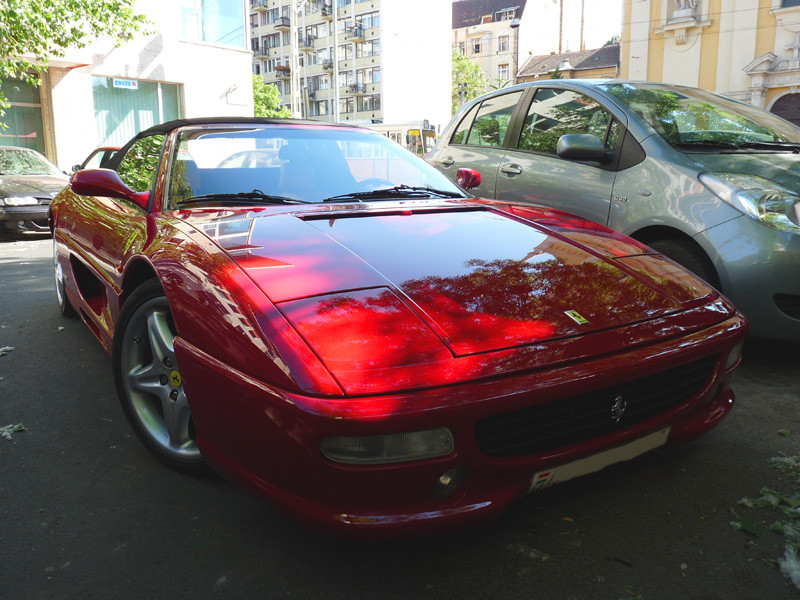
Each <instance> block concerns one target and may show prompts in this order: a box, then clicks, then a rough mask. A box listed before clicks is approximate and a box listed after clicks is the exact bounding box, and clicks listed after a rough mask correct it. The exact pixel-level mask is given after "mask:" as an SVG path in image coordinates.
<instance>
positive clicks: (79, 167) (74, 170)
mask: <svg viewBox="0 0 800 600" xmlns="http://www.w3.org/2000/svg"><path fill="white" fill-rule="evenodd" d="M81 168H82V167H81V165H72V172H73V173H77V172H78V171H80V170H81Z"/></svg>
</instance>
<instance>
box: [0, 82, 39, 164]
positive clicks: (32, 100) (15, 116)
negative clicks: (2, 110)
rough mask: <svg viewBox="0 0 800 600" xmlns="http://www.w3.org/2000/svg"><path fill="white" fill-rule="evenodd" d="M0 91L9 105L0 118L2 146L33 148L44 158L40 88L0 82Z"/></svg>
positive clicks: (21, 83)
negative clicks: (0, 120) (0, 122)
mask: <svg viewBox="0 0 800 600" xmlns="http://www.w3.org/2000/svg"><path fill="white" fill-rule="evenodd" d="M0 88H2V90H3V94H5V97H6V100H7V101H8V102H9V103H10V106H9V108H7V109H6V114H5V115H4V116H3V123H4V124H5V125H6V126H7V129H0V140H2V142H0V143H2V144H4V145H10V146H23V147H24V148H32V149H33V150H36V151H37V152H41V153H42V154H44V151H45V148H44V136H43V131H44V129H43V127H42V103H41V100H40V96H39V88H38V87H34V86H32V85H30V84H28V83H25V82H24V81H22V80H20V79H6V78H2V79H0Z"/></svg>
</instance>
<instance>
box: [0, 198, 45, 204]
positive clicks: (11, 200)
mask: <svg viewBox="0 0 800 600" xmlns="http://www.w3.org/2000/svg"><path fill="white" fill-rule="evenodd" d="M0 202H2V203H3V204H5V205H6V206H33V205H35V204H39V201H38V200H37V199H36V198H34V197H33V196H12V197H11V198H0Z"/></svg>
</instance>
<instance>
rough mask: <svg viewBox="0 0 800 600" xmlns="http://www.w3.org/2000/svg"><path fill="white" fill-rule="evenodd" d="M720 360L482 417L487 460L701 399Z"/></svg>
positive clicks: (586, 436)
mask: <svg viewBox="0 0 800 600" xmlns="http://www.w3.org/2000/svg"><path fill="white" fill-rule="evenodd" d="M716 361H717V357H716V356H709V357H706V358H703V359H701V360H697V361H694V362H691V363H687V364H685V365H681V366H680V367H675V368H674V369H669V370H667V371H662V372H660V373H656V374H654V375H648V376H646V377H641V378H639V379H634V380H632V381H626V382H623V383H620V384H618V385H614V386H610V387H607V388H604V389H601V390H595V391H593V392H589V393H586V394H581V395H579V396H572V397H570V398H562V399H560V400H554V401H552V402H547V403H545V404H537V405H535V406H528V407H526V408H521V409H517V410H512V411H509V412H505V413H500V414H497V415H491V416H489V417H484V418H483V419H480V420H479V421H478V422H477V423H476V424H475V437H476V440H477V443H478V447H479V448H480V449H481V451H482V452H483V453H484V454H487V455H489V456H495V457H503V456H521V455H524V454H534V453H537V452H546V451H548V450H554V449H557V448H563V447H565V446H570V445H572V444H577V443H579V442H583V441H586V440H590V439H593V438H596V437H600V436H602V435H605V434H608V433H612V432H614V431H618V430H619V429H624V428H625V427H628V426H630V425H633V424H634V423H639V422H641V421H644V420H645V419H649V418H650V417H653V416H655V415H658V414H660V413H663V412H664V411H667V410H669V409H670V408H673V407H675V406H678V405H679V404H681V403H683V402H685V401H686V400H688V399H689V398H691V397H692V396H694V395H696V394H698V393H699V392H700V391H701V390H702V389H703V387H704V386H705V385H706V384H707V383H708V380H709V379H710V378H711V375H712V373H713V371H714V365H715V364H716ZM620 398H621V400H619V399H620ZM623 403H624V405H625V408H624V411H623V412H622V415H621V417H620V418H619V420H618V421H617V418H616V417H615V414H614V411H613V408H614V406H615V404H616V408H617V413H619V409H621V408H622V404H623Z"/></svg>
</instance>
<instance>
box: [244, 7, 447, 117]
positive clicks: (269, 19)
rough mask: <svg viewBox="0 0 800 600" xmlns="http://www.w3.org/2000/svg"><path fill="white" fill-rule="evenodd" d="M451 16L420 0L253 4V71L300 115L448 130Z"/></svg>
mask: <svg viewBox="0 0 800 600" xmlns="http://www.w3.org/2000/svg"><path fill="white" fill-rule="evenodd" d="M449 17H450V15H449V6H447V5H446V4H445V3H442V2H426V1H424V0H403V1H402V2H398V1H397V0H325V1H319V0H251V1H250V17H249V18H250V43H251V49H252V51H253V72H254V73H255V74H256V75H259V76H261V77H262V78H263V79H264V82H265V83H267V84H272V85H275V86H276V87H277V88H278V91H279V92H280V93H281V98H282V103H283V105H284V106H286V107H288V108H289V109H290V110H291V111H292V116H294V117H302V118H309V119H313V120H320V121H329V122H337V123H338V122H349V123H359V124H371V123H389V122H405V121H413V120H419V121H422V120H423V119H428V120H430V121H431V122H432V123H440V124H441V125H442V126H444V125H445V124H446V123H447V121H448V119H449V115H450V110H449V97H450V88H449V73H450V54H449V45H448V40H447V35H448V32H449V23H450V18H449Z"/></svg>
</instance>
